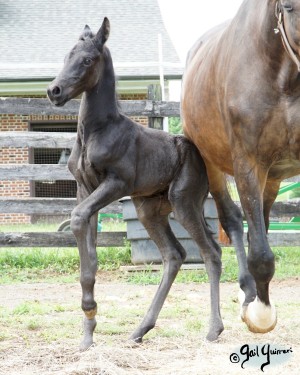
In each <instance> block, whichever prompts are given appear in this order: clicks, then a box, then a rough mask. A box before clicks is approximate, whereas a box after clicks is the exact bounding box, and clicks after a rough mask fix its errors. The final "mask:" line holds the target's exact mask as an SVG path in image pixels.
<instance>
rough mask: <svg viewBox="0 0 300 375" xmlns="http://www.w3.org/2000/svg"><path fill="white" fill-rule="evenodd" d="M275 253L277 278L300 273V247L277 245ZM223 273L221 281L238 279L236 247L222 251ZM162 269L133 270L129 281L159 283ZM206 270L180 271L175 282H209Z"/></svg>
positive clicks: (128, 278)
mask: <svg viewBox="0 0 300 375" xmlns="http://www.w3.org/2000/svg"><path fill="white" fill-rule="evenodd" d="M272 250H273V252H274V255H275V262H276V264H275V267H276V272H275V276H274V277H275V279H276V278H277V279H284V278H288V277H295V276H299V275H300V248H299V247H289V248H287V247H284V248H283V247H276V248H273V249H272ZM222 266H223V270H222V275H221V282H237V281H238V263H237V258H236V254H235V250H234V248H230V247H229V248H223V251H222ZM161 278H162V271H159V272H151V269H150V267H149V270H145V271H142V272H132V273H130V274H129V275H128V276H127V281H128V282H129V283H132V284H142V285H149V284H159V283H160V280H161ZM208 281H209V279H208V275H207V273H206V271H205V270H192V271H185V270H182V271H179V273H178V275H177V278H176V280H175V283H203V282H208Z"/></svg>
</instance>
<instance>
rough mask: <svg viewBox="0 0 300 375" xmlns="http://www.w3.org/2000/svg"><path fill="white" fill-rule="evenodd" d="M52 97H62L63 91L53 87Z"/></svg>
mask: <svg viewBox="0 0 300 375" xmlns="http://www.w3.org/2000/svg"><path fill="white" fill-rule="evenodd" d="M52 95H53V96H55V97H58V96H60V95H61V89H60V87H58V86H55V87H53V89H52Z"/></svg>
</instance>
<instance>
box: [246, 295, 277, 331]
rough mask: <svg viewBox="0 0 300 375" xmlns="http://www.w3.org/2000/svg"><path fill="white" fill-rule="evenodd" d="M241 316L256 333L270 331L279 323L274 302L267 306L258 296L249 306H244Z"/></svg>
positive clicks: (250, 329)
mask: <svg viewBox="0 0 300 375" xmlns="http://www.w3.org/2000/svg"><path fill="white" fill-rule="evenodd" d="M241 318H242V320H243V322H245V323H246V325H247V327H248V329H249V331H251V332H254V333H267V332H270V331H272V330H273V329H274V328H275V326H276V323H277V316H276V309H275V306H274V305H273V304H272V303H270V306H267V305H265V304H264V303H262V302H261V301H260V300H259V299H258V298H257V297H256V298H255V300H254V301H253V302H251V303H249V305H248V306H243V307H242V311H241Z"/></svg>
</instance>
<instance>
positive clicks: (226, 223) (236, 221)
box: [206, 162, 256, 306]
mask: <svg viewBox="0 0 300 375" xmlns="http://www.w3.org/2000/svg"><path fill="white" fill-rule="evenodd" d="M206 168H207V174H208V179H209V190H210V193H211V194H212V196H213V198H214V200H215V202H216V206H217V210H218V215H219V220H220V222H221V224H222V227H223V228H224V230H225V232H226V234H227V235H228V237H229V238H230V241H231V243H232V244H233V246H234V248H235V251H236V256H237V260H238V266H239V285H240V288H241V290H242V291H243V292H244V300H243V301H242V303H243V305H244V306H246V305H248V304H249V303H250V302H252V301H253V300H254V299H255V297H256V285H255V281H254V279H253V276H252V275H251V274H250V272H249V270H248V265H247V256H246V251H245V247H244V241H243V233H244V229H243V218H242V214H241V211H240V209H239V208H238V207H237V206H236V204H234V202H233V201H232V199H231V197H230V194H229V192H228V189H227V183H226V179H225V176H224V173H222V172H220V170H219V169H217V168H216V167H214V166H213V165H211V164H210V163H209V162H206Z"/></svg>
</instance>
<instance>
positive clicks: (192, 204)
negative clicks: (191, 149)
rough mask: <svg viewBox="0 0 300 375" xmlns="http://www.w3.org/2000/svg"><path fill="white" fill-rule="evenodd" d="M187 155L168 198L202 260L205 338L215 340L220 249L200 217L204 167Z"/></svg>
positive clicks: (219, 327) (205, 189)
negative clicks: (207, 313)
mask: <svg viewBox="0 0 300 375" xmlns="http://www.w3.org/2000/svg"><path fill="white" fill-rule="evenodd" d="M187 157H188V160H187V161H186V162H185V164H184V165H183V168H182V170H181V171H180V173H178V175H177V178H176V179H175V180H174V181H173V182H172V184H171V186H170V191H169V200H170V203H171V205H172V209H173V212H174V215H175V218H176V220H177V221H179V222H180V223H181V224H182V225H183V226H184V228H185V229H186V230H187V231H188V232H189V233H190V235H191V236H192V238H193V239H194V241H195V242H196V243H197V244H198V246H199V249H200V254H201V257H202V259H203V261H204V263H205V267H206V270H207V273H208V276H209V281H210V301H211V317H210V327H209V332H208V334H207V336H206V338H207V339H208V340H209V341H215V340H217V338H218V337H219V335H220V333H221V332H222V331H223V330H224V326H223V323H222V319H221V314H220V276H221V272H222V263H221V248H220V247H219V245H218V244H217V243H216V242H215V240H214V239H213V237H212V234H211V232H210V231H209V229H208V228H207V225H206V223H205V220H204V216H203V206H204V202H205V199H206V197H207V192H208V184H207V177H206V174H205V173H204V171H205V166H204V164H203V161H202V160H201V159H200V157H199V156H198V154H193V155H188V156H187Z"/></svg>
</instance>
